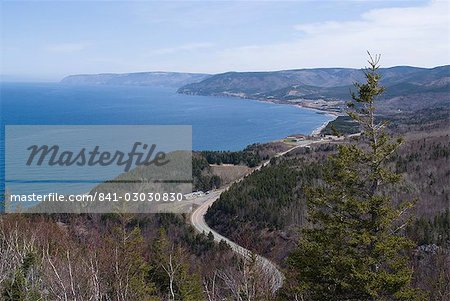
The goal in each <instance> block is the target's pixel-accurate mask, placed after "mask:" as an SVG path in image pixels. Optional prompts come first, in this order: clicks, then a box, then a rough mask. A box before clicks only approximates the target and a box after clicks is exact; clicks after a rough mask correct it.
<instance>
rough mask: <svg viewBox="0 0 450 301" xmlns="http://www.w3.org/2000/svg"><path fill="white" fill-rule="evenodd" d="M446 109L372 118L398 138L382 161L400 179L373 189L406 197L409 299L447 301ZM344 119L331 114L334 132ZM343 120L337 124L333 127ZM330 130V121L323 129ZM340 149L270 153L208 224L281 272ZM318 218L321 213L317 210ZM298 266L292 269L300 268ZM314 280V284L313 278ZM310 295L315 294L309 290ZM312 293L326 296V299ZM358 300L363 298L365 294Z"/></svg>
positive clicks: (398, 200)
mask: <svg viewBox="0 0 450 301" xmlns="http://www.w3.org/2000/svg"><path fill="white" fill-rule="evenodd" d="M449 112H450V110H449V108H447V107H443V108H441V109H439V110H438V111H437V112H436V111H435V110H422V111H420V112H417V117H416V118H412V116H409V115H408V116H409V117H408V116H405V115H401V114H398V115H390V116H377V118H376V119H377V120H379V121H380V122H383V123H384V122H385V121H387V122H386V123H385V124H386V125H387V131H388V133H389V135H392V136H394V137H395V136H399V135H402V136H403V137H404V141H403V142H402V143H401V145H400V146H399V147H398V149H397V150H396V151H395V152H393V153H392V154H391V155H390V156H388V157H386V160H385V164H386V168H387V169H386V170H389V172H392V173H393V175H398V176H399V177H398V179H399V180H400V181H399V182H398V183H396V184H395V185H392V186H391V187H388V186H386V187H380V191H381V192H380V195H384V196H389V198H390V199H391V204H392V206H394V207H395V206H401V204H403V203H404V201H405V200H412V203H410V205H409V207H410V209H409V210H407V212H408V214H407V216H404V217H402V218H401V219H400V220H399V222H400V224H402V222H405V225H407V227H406V229H404V230H403V231H401V235H400V236H399V239H402V237H404V238H405V239H409V240H410V241H411V242H412V243H413V247H412V248H410V249H409V250H410V251H408V254H409V255H408V257H409V265H408V266H409V267H410V271H414V273H413V274H412V278H413V281H412V285H413V286H414V287H415V288H419V289H420V292H416V293H412V292H413V291H410V293H409V294H411V295H410V297H405V296H406V293H404V294H405V296H404V298H406V299H407V300H412V297H411V296H412V295H415V296H416V297H417V298H422V299H424V298H425V299H429V300H447V299H448V297H450V286H449V285H448V283H449V282H450V269H449V266H450V238H449V236H448V233H450V223H449V213H448V210H449V208H450V201H449V193H450V191H449V189H450V187H449V186H448V183H450V164H449V158H448V157H449V151H450V137H449V134H448V133H449V130H450V127H449V123H448V116H449ZM350 120H351V118H344V119H342V120H340V121H339V120H338V121H339V122H338V123H336V125H337V126H338V127H339V129H341V130H342V129H345V124H351V123H353V122H351V121H350ZM342 121H344V122H342ZM342 124H344V126H340V125H342ZM330 130H331V127H330V128H328V129H326V131H330ZM334 130H336V129H334ZM330 133H331V132H330ZM330 133H327V134H330ZM347 133H348V132H347ZM355 141H356V140H355V138H348V139H346V141H345V142H344V145H347V144H349V145H351V144H353V143H355ZM340 149H341V146H340V143H328V144H326V143H324V144H320V145H315V146H312V147H311V148H308V149H297V150H295V151H293V152H291V153H289V154H288V155H286V156H285V157H283V158H277V159H272V160H271V164H270V165H269V166H267V167H264V168H262V169H261V170H260V171H257V172H255V173H253V174H252V175H250V176H248V177H247V178H246V179H244V180H243V181H242V182H240V183H238V184H235V185H234V186H233V187H231V189H229V190H228V191H227V192H226V193H223V194H222V195H221V197H220V199H219V200H218V201H217V202H215V203H214V204H213V205H212V206H211V208H210V209H209V210H208V212H207V215H206V219H207V222H208V224H210V225H211V226H212V227H213V228H214V229H216V230H217V231H218V232H219V233H223V234H224V235H226V236H228V237H230V238H231V239H232V240H234V241H236V242H238V243H239V244H241V245H243V246H245V247H247V248H249V249H251V250H254V251H255V252H258V253H261V254H264V255H265V256H267V257H268V258H271V259H272V260H273V261H275V262H277V263H278V264H279V265H280V266H282V267H285V268H286V271H288V270H289V268H288V266H289V261H287V259H288V258H292V256H290V254H294V251H295V250H296V249H297V248H298V243H297V242H298V241H299V239H300V241H301V238H302V234H301V233H302V231H300V229H304V228H305V227H307V226H308V224H310V222H308V215H309V214H308V213H307V211H308V202H309V199H310V198H311V193H312V191H314V190H315V189H319V190H320V187H323V186H324V179H325V178H326V173H327V170H329V169H330V160H329V158H330V157H333V156H336V154H337V153H338V152H341V151H340ZM353 157H355V158H356V156H353ZM353 157H351V158H348V160H350V161H347V163H346V164H352V163H350V162H351V160H353ZM344 166H345V165H344ZM342 168H346V167H342ZM358 172H360V171H358ZM395 177H396V178H397V176H395ZM355 179H356V178H355ZM360 179H361V178H360ZM352 181H353V180H352ZM352 185H353V184H352ZM341 189H343V186H342V188H341ZM359 189H362V188H358V190H359ZM330 194H331V190H330V191H328V192H327V191H325V194H324V195H323V198H325V199H326V198H327V197H330V196H329V195H330ZM356 204H357V203H356ZM394 207H393V208H394ZM409 207H408V208H409ZM330 208H331V207H330ZM326 211H328V210H326ZM392 212H396V211H392ZM398 212H402V211H398ZM319 216H322V217H323V214H319ZM352 218H353V217H352ZM408 221H409V222H408ZM402 225H403V224H402ZM403 227H404V226H401V228H403ZM352 233H354V232H352ZM317 238H319V237H317ZM406 242H407V241H405V243H406ZM399 244H400V243H399ZM405 246H406V245H405ZM315 248H317V245H316V247H315ZM405 250H406V248H405ZM304 254H306V253H304ZM348 259H349V260H353V259H352V258H348ZM296 260H299V259H298V258H297V259H296ZM309 260H313V259H312V257H309ZM342 260H343V259H342ZM398 260H400V261H402V262H403V261H404V260H405V258H404V259H400V257H399V258H398ZM291 261H292V260H291ZM291 265H292V264H291ZM297 267H298V269H299V271H301V269H303V270H304V269H305V268H307V266H302V267H301V268H300V267H299V266H297ZM324 268H325V267H324ZM405 271H406V270H405ZM288 273H289V272H288ZM327 273H330V271H328V272H327ZM328 275H329V274H328ZM288 277H289V276H288ZM295 277H296V276H294V275H292V278H295ZM300 277H301V274H300ZM316 277H317V275H316ZM322 280H323V279H322ZM322 280H320V281H322ZM316 281H317V282H319V280H318V279H316ZM405 281H406V280H405ZM405 283H406V282H405ZM322 289H324V288H322ZM291 292H292V290H291ZM341 293H342V292H341ZM283 296H284V297H282V299H283V300H284V299H286V300H289V298H292V294H291V295H290V296H291V297H289V294H287V295H283ZM297 297H298V296H297ZM316 297H317V296H316ZM309 298H311V300H315V299H314V297H313V295H310V296H309ZM317 298H319V299H318V300H325V299H326V300H331V299H330V298H332V297H331V296H328V297H324V296H322V299H320V297H317ZM333 298H336V300H343V299H339V297H333ZM349 298H350V297H349ZM358 298H360V299H358ZM358 298H357V299H358V300H366V298H365V297H358ZM408 298H410V299H408ZM350 299H351V298H350ZM350 299H349V300H350ZM308 300H309V299H308ZM333 300H334V299H333ZM352 300H353V299H352ZM367 300H369V299H367ZM370 300H371V299H370ZM387 300H391V299H390V298H388V299H387Z"/></svg>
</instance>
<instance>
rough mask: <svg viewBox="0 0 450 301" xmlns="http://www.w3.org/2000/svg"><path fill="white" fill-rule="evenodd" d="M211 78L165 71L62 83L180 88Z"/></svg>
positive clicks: (80, 78) (85, 76) (69, 79)
mask: <svg viewBox="0 0 450 301" xmlns="http://www.w3.org/2000/svg"><path fill="white" fill-rule="evenodd" d="M209 76H211V75H210V74H205V73H183V72H164V71H153V72H131V73H99V74H75V75H69V76H66V77H64V78H63V79H62V80H61V81H60V82H61V83H63V84H70V85H135V86H161V87H171V88H179V87H180V86H183V85H186V84H190V83H193V82H199V81H202V80H204V79H206V78H207V77H209Z"/></svg>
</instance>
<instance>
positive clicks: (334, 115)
mask: <svg viewBox="0 0 450 301" xmlns="http://www.w3.org/2000/svg"><path fill="white" fill-rule="evenodd" d="M237 98H241V99H244V100H245V99H247V100H255V101H260V102H266V103H272V104H281V105H288V106H294V107H296V108H301V109H307V110H311V111H314V112H316V113H317V114H322V115H326V116H328V117H331V118H330V120H327V121H325V122H324V123H322V124H321V125H319V126H318V127H316V128H314V129H313V130H312V131H311V133H310V134H309V135H310V136H319V135H320V133H321V132H322V130H323V129H324V128H326V126H327V125H328V124H329V123H330V122H332V121H334V120H336V118H338V116H342V115H344V114H343V113H342V112H336V111H330V110H325V109H319V108H314V107H310V106H306V105H304V104H301V103H290V102H286V101H280V100H278V99H272V100H268V99H254V98H243V97H237ZM303 134H306V135H308V134H307V133H303Z"/></svg>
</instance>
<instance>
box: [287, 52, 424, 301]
mask: <svg viewBox="0 0 450 301" xmlns="http://www.w3.org/2000/svg"><path fill="white" fill-rule="evenodd" d="M379 58H380V57H379V56H375V57H372V56H370V54H369V61H368V62H369V65H370V66H369V68H367V69H366V71H365V78H366V82H365V83H363V84H355V86H356V88H357V90H358V91H357V93H353V94H352V99H353V101H352V102H351V103H349V111H348V114H349V116H350V117H351V118H352V119H354V120H355V121H357V122H358V123H359V125H360V128H361V136H360V138H359V141H358V142H357V143H351V144H345V145H341V146H340V147H339V151H338V154H337V155H336V156H334V157H332V158H330V160H329V164H328V166H327V168H326V169H327V170H326V175H325V184H324V185H322V186H321V187H319V188H317V189H314V190H311V191H308V194H309V196H308V218H309V221H310V227H307V228H305V229H304V230H303V233H302V237H301V239H300V241H299V246H298V248H297V250H296V251H294V252H293V253H292V254H291V255H290V257H289V258H288V265H289V267H290V272H291V274H290V276H289V278H291V279H293V282H294V285H293V289H292V293H293V294H295V295H296V297H297V298H298V299H301V300H414V299H416V298H417V299H419V298H420V296H421V295H420V294H418V293H417V291H415V290H414V289H412V288H411V286H410V283H411V278H412V270H411V269H410V268H409V258H408V254H407V251H408V250H409V249H410V248H411V247H412V246H413V244H412V242H411V241H410V240H408V239H407V238H405V237H404V236H403V235H402V233H401V232H402V231H403V229H404V227H405V223H404V218H403V214H404V212H405V210H406V209H408V208H410V207H411V206H412V203H405V204H400V205H398V206H396V205H394V204H393V201H392V200H391V199H390V198H389V196H388V195H386V194H385V193H383V191H385V190H384V187H385V186H387V185H392V184H395V183H397V182H398V181H399V180H400V177H399V175H398V174H395V173H393V172H391V171H390V170H389V169H388V168H386V164H385V163H386V161H387V159H388V158H389V157H390V156H391V155H392V154H393V153H394V152H395V151H396V149H397V148H398V147H399V145H400V144H401V140H400V139H397V140H394V139H393V138H392V137H390V136H389V135H388V134H387V133H386V131H385V126H386V124H385V123H384V122H381V123H377V122H376V121H375V100H376V99H377V98H378V96H379V95H380V94H381V93H382V92H383V91H384V88H383V87H382V86H381V85H380V74H379V73H378V67H379V65H378V63H379Z"/></svg>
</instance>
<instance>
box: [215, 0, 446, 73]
mask: <svg viewBox="0 0 450 301" xmlns="http://www.w3.org/2000/svg"><path fill="white" fill-rule="evenodd" d="M449 6H450V3H449V2H447V1H432V2H430V3H428V4H427V5H425V6H420V7H409V8H383V9H375V10H371V11H368V12H366V13H364V14H363V15H362V16H360V20H358V21H345V22H319V23H307V24H298V25H296V26H295V27H294V29H295V30H297V31H299V32H300V33H301V34H302V37H301V38H299V39H297V40H295V41H289V42H285V43H278V44H269V45H248V46H244V47H237V48H230V49H226V50H224V51H221V52H220V53H219V54H218V56H219V58H220V59H219V61H220V62H222V64H223V66H217V67H218V69H232V70H255V69H259V70H273V69H292V68H303V67H331V66H344V67H360V66H361V65H362V64H364V62H365V59H366V52H365V51H366V50H369V51H371V52H373V53H381V54H382V55H383V58H382V63H383V65H384V66H392V65H415V66H428V67H431V66H436V65H443V64H448V63H450V62H449V53H450V18H449V16H450V8H449Z"/></svg>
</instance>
